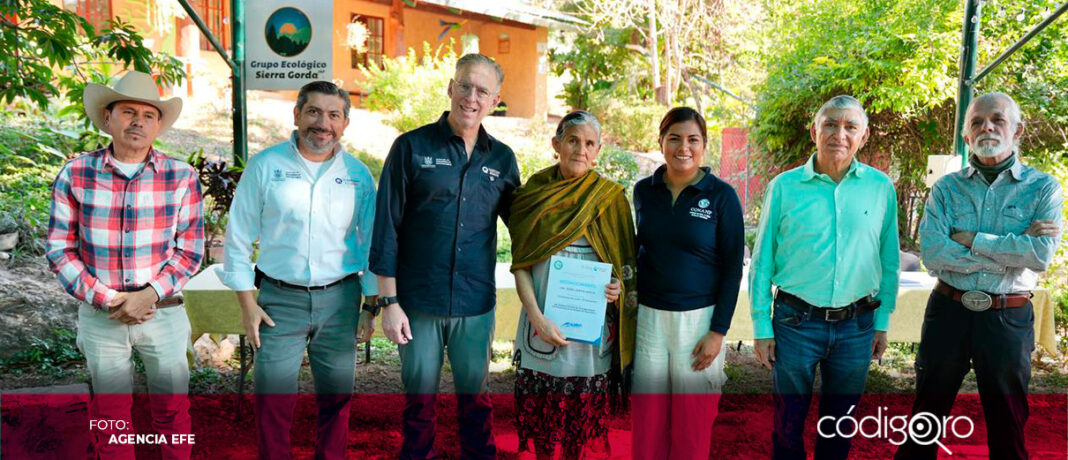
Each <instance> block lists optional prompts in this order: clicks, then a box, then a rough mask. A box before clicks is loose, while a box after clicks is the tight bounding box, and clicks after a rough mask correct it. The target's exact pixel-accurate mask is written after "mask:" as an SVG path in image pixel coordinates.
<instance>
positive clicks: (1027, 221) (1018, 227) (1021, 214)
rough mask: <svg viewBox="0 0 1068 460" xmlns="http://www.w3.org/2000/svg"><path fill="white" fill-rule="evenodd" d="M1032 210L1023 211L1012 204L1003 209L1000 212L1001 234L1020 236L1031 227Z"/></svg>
mask: <svg viewBox="0 0 1068 460" xmlns="http://www.w3.org/2000/svg"><path fill="white" fill-rule="evenodd" d="M1033 215H1034V210H1033V209H1024V208H1021V207H1019V206H1016V205H1014V204H1010V205H1008V206H1006V207H1005V209H1004V210H1002V212H1001V230H1002V233H1003V234H1006V235H1007V234H1009V233H1012V234H1014V235H1022V234H1023V233H1024V232H1025V231H1027V227H1029V226H1030V225H1031V217H1032V216H1033Z"/></svg>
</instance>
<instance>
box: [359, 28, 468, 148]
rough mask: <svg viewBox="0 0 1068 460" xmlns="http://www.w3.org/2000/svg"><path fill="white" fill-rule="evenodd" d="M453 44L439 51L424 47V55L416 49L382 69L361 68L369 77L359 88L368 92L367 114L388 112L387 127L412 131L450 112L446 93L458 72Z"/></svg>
mask: <svg viewBox="0 0 1068 460" xmlns="http://www.w3.org/2000/svg"><path fill="white" fill-rule="evenodd" d="M456 60H457V56H456V53H455V52H453V51H452V43H451V42H450V43H449V44H448V45H446V44H442V45H440V46H438V48H437V49H436V50H432V49H431V48H430V44H429V43H423V55H422V57H421V58H420V57H417V56H416V53H415V49H412V48H408V54H407V55H406V56H401V57H398V58H389V57H383V58H382V67H381V68H379V67H377V66H374V65H372V66H368V67H363V66H361V67H360V72H362V73H363V75H364V76H365V77H366V79H365V80H364V81H363V82H360V84H361V85H362V86H363V87H364V89H365V90H366V91H367V94H368V95H367V98H366V99H364V100H363V104H364V107H366V108H367V109H368V110H374V111H380V112H386V113H387V114H388V116H387V118H386V123H387V124H389V125H390V126H392V127H394V128H397V129H398V130H400V131H402V132H404V131H410V130H412V129H415V128H418V127H420V126H423V125H426V124H429V123H433V122H434V121H435V120H437V119H438V117H440V116H441V113H442V112H444V111H446V110H449V99H448V98H446V97H445V91H446V89H447V88H448V86H449V79H451V78H452V76H453V73H454V71H455V68H456Z"/></svg>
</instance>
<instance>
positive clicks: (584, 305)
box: [544, 256, 612, 344]
mask: <svg viewBox="0 0 1068 460" xmlns="http://www.w3.org/2000/svg"><path fill="white" fill-rule="evenodd" d="M611 279H612V264H606V263H601V262H593V261H589V260H582V259H571V258H567V257H558V256H553V257H552V258H551V259H549V281H548V288H547V289H546V291H545V306H544V307H545V308H544V312H545V317H546V318H548V319H549V320H551V321H552V322H553V323H556V324H557V326H558V327H559V328H560V332H562V333H563V334H564V335H565V336H566V337H567V338H568V339H569V340H574V341H577V342H585V343H591V344H598V343H600V341H601V332H602V330H603V329H604V315H605V308H607V301H606V300H605V285H606V284H608V283H609V282H610V281H611Z"/></svg>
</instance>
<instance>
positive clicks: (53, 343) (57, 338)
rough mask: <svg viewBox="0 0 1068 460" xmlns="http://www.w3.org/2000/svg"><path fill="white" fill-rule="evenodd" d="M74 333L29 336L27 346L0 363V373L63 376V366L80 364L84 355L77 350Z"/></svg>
mask: <svg viewBox="0 0 1068 460" xmlns="http://www.w3.org/2000/svg"><path fill="white" fill-rule="evenodd" d="M77 338H78V334H77V333H75V332H74V331H71V330H67V329H56V330H54V331H52V334H51V335H48V336H46V337H30V340H29V346H27V347H25V348H23V349H21V350H19V351H18V352H16V353H15V354H14V355H12V356H11V357H10V358H7V359H3V360H0V370H2V372H3V373H5V374H8V373H10V374H16V375H18V374H22V373H24V372H27V371H29V372H41V373H45V374H48V375H50V376H52V377H53V378H57V379H58V378H63V377H65V376H66V375H67V369H66V368H67V367H68V366H69V365H71V364H73V363H77V362H81V361H82V360H84V359H85V356H83V355H82V353H81V352H80V351H78V346H77V343H76V340H77Z"/></svg>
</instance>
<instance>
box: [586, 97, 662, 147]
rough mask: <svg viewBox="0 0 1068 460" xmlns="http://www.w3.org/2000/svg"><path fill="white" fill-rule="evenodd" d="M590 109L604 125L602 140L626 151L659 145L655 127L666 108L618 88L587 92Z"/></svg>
mask: <svg viewBox="0 0 1068 460" xmlns="http://www.w3.org/2000/svg"><path fill="white" fill-rule="evenodd" d="M589 109H590V112H591V113H593V114H594V115H596V116H597V118H598V119H599V120H600V121H601V126H603V127H604V134H603V137H604V139H603V140H604V141H605V142H611V143H614V144H617V145H619V146H620V147H622V148H624V149H627V150H637V151H650V150H656V149H657V148H659V145H658V143H657V127H658V126H659V125H660V119H661V118H662V117H663V116H664V113H665V112H667V109H666V108H665V107H663V106H661V105H659V104H657V103H656V102H654V101H652V100H649V99H642V98H641V97H640V96H636V95H634V94H633V93H631V92H629V91H626V90H625V89H623V88H622V87H617V88H615V89H606V90H597V91H594V92H593V93H592V94H591V95H590V106H589Z"/></svg>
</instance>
